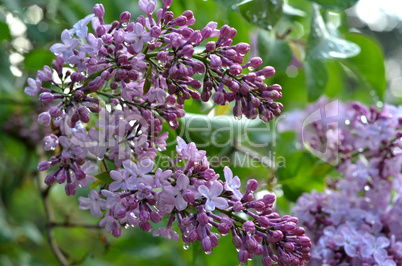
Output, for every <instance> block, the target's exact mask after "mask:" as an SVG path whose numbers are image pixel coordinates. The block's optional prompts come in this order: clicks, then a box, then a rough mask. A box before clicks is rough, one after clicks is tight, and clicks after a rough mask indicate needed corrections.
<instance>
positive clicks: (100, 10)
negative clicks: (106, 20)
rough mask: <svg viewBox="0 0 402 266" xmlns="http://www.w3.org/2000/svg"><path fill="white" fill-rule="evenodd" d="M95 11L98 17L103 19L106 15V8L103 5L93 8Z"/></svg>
mask: <svg viewBox="0 0 402 266" xmlns="http://www.w3.org/2000/svg"><path fill="white" fill-rule="evenodd" d="M93 11H94V14H95V16H97V17H103V16H104V15H105V8H104V7H103V5H102V4H96V5H95V6H94V8H93Z"/></svg>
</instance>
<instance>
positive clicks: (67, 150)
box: [61, 149, 73, 159]
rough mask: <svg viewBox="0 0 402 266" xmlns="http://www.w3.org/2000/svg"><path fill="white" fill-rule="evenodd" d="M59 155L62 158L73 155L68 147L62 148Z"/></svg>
mask: <svg viewBox="0 0 402 266" xmlns="http://www.w3.org/2000/svg"><path fill="white" fill-rule="evenodd" d="M61 156H62V157H63V158H66V159H68V158H70V157H71V156H73V153H72V152H71V150H70V149H64V150H63V151H62V152H61Z"/></svg>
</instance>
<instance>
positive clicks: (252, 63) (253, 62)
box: [250, 57, 262, 68]
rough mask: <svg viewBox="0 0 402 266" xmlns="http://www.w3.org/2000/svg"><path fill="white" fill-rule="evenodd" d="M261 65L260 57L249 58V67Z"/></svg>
mask: <svg viewBox="0 0 402 266" xmlns="http://www.w3.org/2000/svg"><path fill="white" fill-rule="evenodd" d="M261 65H262V59H261V57H253V58H251V60H250V66H251V67H253V68H257V67H259V66H261Z"/></svg>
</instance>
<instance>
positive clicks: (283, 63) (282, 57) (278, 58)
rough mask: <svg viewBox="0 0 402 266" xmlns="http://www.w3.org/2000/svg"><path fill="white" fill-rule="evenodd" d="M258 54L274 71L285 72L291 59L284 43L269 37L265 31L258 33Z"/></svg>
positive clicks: (289, 50) (288, 48) (287, 47)
mask: <svg viewBox="0 0 402 266" xmlns="http://www.w3.org/2000/svg"><path fill="white" fill-rule="evenodd" d="M258 53H259V55H260V56H261V58H262V60H263V61H264V63H265V64H268V65H270V66H273V67H274V68H275V69H276V71H284V70H286V68H287V67H288V65H289V64H290V62H291V61H292V57H293V53H292V50H291V49H290V47H289V44H288V43H287V42H286V41H284V40H280V39H277V38H275V36H270V35H269V34H268V32H266V31H259V33H258Z"/></svg>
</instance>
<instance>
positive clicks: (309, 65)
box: [303, 60, 328, 102]
mask: <svg viewBox="0 0 402 266" xmlns="http://www.w3.org/2000/svg"><path fill="white" fill-rule="evenodd" d="M303 66H304V71H305V76H306V88H307V99H308V100H309V101H310V102H313V101H315V100H317V99H318V98H319V97H320V96H321V95H322V94H323V93H324V91H325V89H326V86H327V82H328V72H327V68H326V66H325V64H324V63H323V62H322V61H320V60H311V61H306V62H304V63H303Z"/></svg>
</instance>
